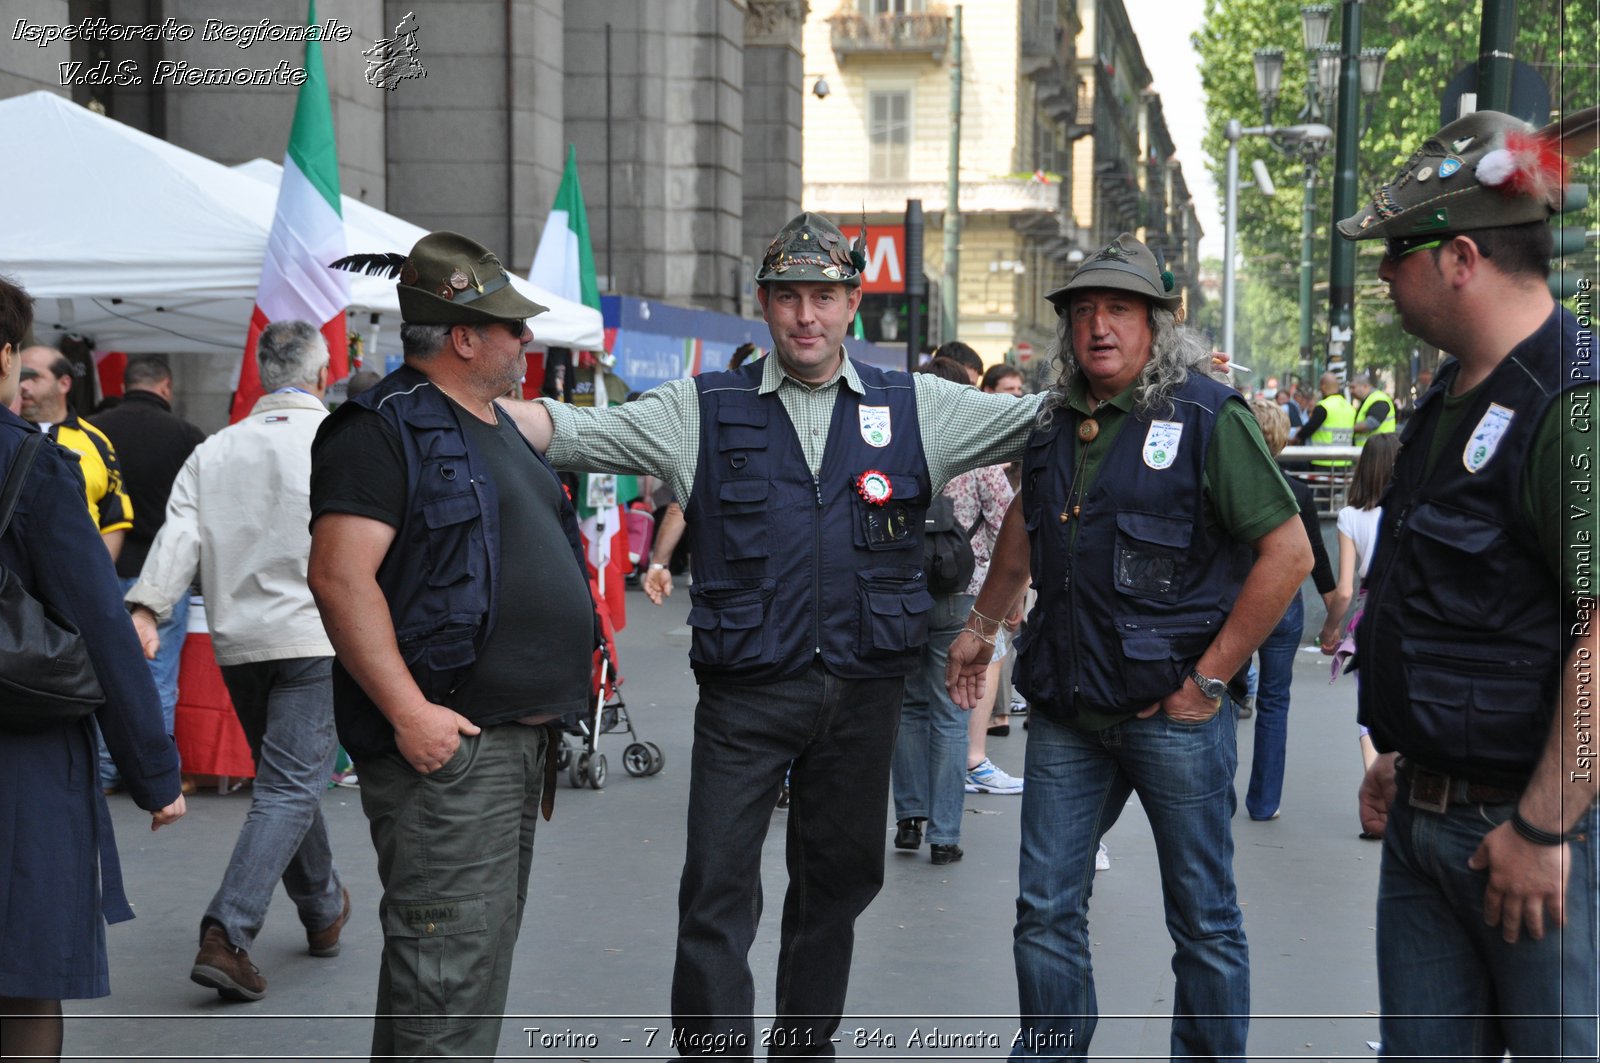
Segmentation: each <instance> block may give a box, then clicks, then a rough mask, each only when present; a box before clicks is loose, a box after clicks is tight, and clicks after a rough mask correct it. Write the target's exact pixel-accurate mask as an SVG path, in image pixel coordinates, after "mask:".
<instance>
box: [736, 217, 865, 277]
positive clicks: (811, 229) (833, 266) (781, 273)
mask: <svg viewBox="0 0 1600 1063" xmlns="http://www.w3.org/2000/svg"><path fill="white" fill-rule="evenodd" d="M862 244H863V240H862V238H859V237H858V238H857V240H856V245H855V246H854V247H851V246H850V245H849V243H848V242H846V240H845V238H844V233H842V232H840V231H839V227H838V226H837V225H835V224H833V222H831V221H829V220H828V219H827V218H824V217H823V216H822V215H820V214H813V213H811V212H810V211H809V210H808V211H806V212H805V213H804V214H801V215H799V216H797V217H796V218H794V219H793V220H792V221H790V222H789V224H788V225H785V226H784V227H783V228H782V229H781V230H780V231H779V232H778V235H777V236H776V237H774V238H773V241H772V243H771V244H769V245H768V246H767V254H766V257H764V258H763V259H762V260H761V269H760V270H759V271H758V272H757V273H756V283H757V284H771V283H773V282H775V281H790V282H797V281H823V282H828V283H834V284H843V285H846V286H848V287H851V288H856V287H859V286H860V284H861V270H862V269H863V268H865V266H866V264H867V260H866V256H865V254H864V251H863V246H862Z"/></svg>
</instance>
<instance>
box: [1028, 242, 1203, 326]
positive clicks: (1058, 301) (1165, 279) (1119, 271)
mask: <svg viewBox="0 0 1600 1063" xmlns="http://www.w3.org/2000/svg"><path fill="white" fill-rule="evenodd" d="M1090 288H1116V289H1119V290H1121V291H1128V292H1132V293H1133V294H1135V295H1139V296H1143V297H1144V298H1146V299H1148V300H1150V301H1151V302H1152V303H1154V304H1155V305H1157V306H1159V307H1161V308H1162V309H1163V310H1171V311H1174V312H1176V311H1177V309H1178V308H1179V307H1180V306H1182V305H1183V293H1182V292H1180V291H1178V290H1177V282H1176V281H1175V280H1174V279H1173V276H1172V271H1171V270H1167V269H1162V268H1161V264H1160V263H1159V262H1157V261H1156V255H1155V252H1154V251H1151V250H1150V249H1149V248H1148V247H1146V246H1145V245H1144V244H1143V243H1141V242H1140V241H1139V240H1138V239H1136V238H1135V237H1134V235H1133V234H1132V233H1123V234H1122V235H1121V236H1119V237H1117V238H1116V239H1115V240H1113V241H1112V242H1111V243H1109V244H1107V245H1106V246H1105V247H1103V248H1101V249H1100V250H1099V251H1096V252H1095V253H1094V254H1092V255H1090V256H1089V257H1088V258H1086V259H1084V260H1083V263H1082V265H1080V266H1079V267H1078V270H1077V272H1076V273H1074V274H1073V275H1072V279H1071V280H1069V281H1067V283H1065V284H1063V285H1062V286H1061V287H1059V288H1057V289H1055V290H1054V291H1052V292H1047V293H1046V294H1045V298H1046V299H1048V300H1050V302H1052V303H1054V304H1055V307H1056V312H1057V313H1065V312H1066V309H1067V304H1068V302H1070V301H1071V299H1072V293H1073V292H1076V291H1084V290H1087V289H1090Z"/></svg>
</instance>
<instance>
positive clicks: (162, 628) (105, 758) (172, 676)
mask: <svg viewBox="0 0 1600 1063" xmlns="http://www.w3.org/2000/svg"><path fill="white" fill-rule="evenodd" d="M119 582H120V583H121V584H122V591H123V593H124V594H126V593H127V592H128V590H129V588H131V587H132V586H133V585H134V584H135V583H138V582H139V581H138V580H137V579H135V578H133V577H131V576H124V577H123V578H122V579H121V580H120V581H119ZM156 632H157V633H158V634H159V635H160V636H161V648H160V649H159V650H157V651H156V656H155V659H154V660H152V661H151V662H150V678H151V679H154V680H155V681H156V691H157V692H158V693H160V695H161V720H162V722H163V723H165V724H166V726H167V734H169V735H170V734H173V733H174V732H173V729H172V721H173V718H174V717H175V716H176V714H177V711H178V664H179V662H180V661H181V659H182V658H183V640H184V639H185V638H187V637H188V635H189V595H188V593H187V592H185V593H184V594H183V595H181V596H180V597H179V598H178V600H177V602H176V603H175V604H174V605H173V606H172V615H171V616H169V617H167V619H166V620H164V621H162V622H161V624H160V625H159V626H157V628H156ZM95 733H96V735H97V736H98V735H99V729H98V728H96V731H95ZM99 741H100V785H101V786H116V785H117V784H118V783H120V782H121V781H122V776H121V775H119V774H118V773H117V766H116V765H115V764H113V763H111V751H110V750H108V749H106V740H105V739H104V738H100V739H99Z"/></svg>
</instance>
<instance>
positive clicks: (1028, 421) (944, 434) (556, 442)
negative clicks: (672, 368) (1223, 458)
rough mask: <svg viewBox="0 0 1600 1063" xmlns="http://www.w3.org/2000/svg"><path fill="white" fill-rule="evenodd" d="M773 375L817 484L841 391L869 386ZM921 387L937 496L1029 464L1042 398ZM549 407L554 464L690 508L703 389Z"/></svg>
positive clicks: (926, 380) (683, 383)
mask: <svg viewBox="0 0 1600 1063" xmlns="http://www.w3.org/2000/svg"><path fill="white" fill-rule="evenodd" d="M764 365H765V367H764V368H763V370H762V373H761V387H760V388H759V394H762V395H769V394H771V393H772V392H774V391H776V392H777V393H778V400H779V401H780V402H782V403H783V408H784V409H785V410H787V411H788V413H789V420H790V421H791V422H793V424H794V429H795V431H796V432H797V433H798V434H799V436H800V446H801V448H802V449H803V450H804V451H805V455H806V464H807V465H808V466H810V468H811V472H812V475H816V474H817V472H818V471H819V470H820V469H821V468H822V453H823V450H824V448H825V447H826V446H827V442H828V426H829V425H830V424H831V423H832V420H833V403H834V399H835V398H837V397H838V394H839V392H838V389H839V387H840V385H841V383H842V384H843V386H844V387H847V388H850V389H851V390H852V391H854V392H855V393H856V394H858V395H864V394H866V389H865V388H864V387H862V385H861V377H860V376H859V375H857V373H856V369H855V365H854V364H852V363H851V361H850V359H848V358H846V359H844V360H843V362H842V364H841V365H840V367H839V371H838V372H837V373H835V374H834V375H833V378H832V379H831V380H829V381H828V382H827V383H825V384H820V385H817V386H815V387H812V386H811V385H808V384H802V383H801V382H800V381H798V380H796V379H794V378H793V377H791V376H790V375H789V374H787V373H785V372H784V371H783V366H782V364H781V363H780V362H779V360H778V358H777V356H776V355H768V356H767V358H766V359H765V362H764ZM912 382H913V387H914V388H915V391H916V400H917V421H918V423H919V425H920V426H921V430H922V451H923V454H924V455H925V456H926V458H927V462H928V475H929V477H930V478H931V479H932V480H933V489H934V490H935V491H937V490H939V488H941V487H943V486H944V484H945V483H946V482H948V481H949V480H950V479H951V478H952V477H955V476H959V475H960V474H961V473H964V472H966V471H967V470H968V469H976V468H978V467H980V466H983V465H996V464H999V463H1000V462H1006V461H1013V460H1015V459H1017V458H1020V457H1021V456H1022V448H1023V444H1024V443H1025V442H1026V440H1027V438H1028V430H1029V429H1030V428H1031V427H1032V426H1033V418H1034V414H1035V413H1036V412H1037V411H1038V408H1039V399H1040V397H1039V396H1037V395H1028V396H1024V397H1023V398H1020V399H1019V398H1016V397H1014V396H1011V395H1000V394H985V393H983V392H981V391H979V390H977V389H976V388H972V387H968V386H966V385H964V384H955V383H952V382H950V381H948V380H944V379H942V378H940V377H936V376H934V375H932V374H931V373H915V374H913V375H912ZM542 401H543V402H544V404H545V408H546V409H548V410H549V411H550V419H551V420H552V421H553V422H554V423H555V435H554V437H553V438H552V439H551V440H550V449H549V452H548V453H547V455H546V456H547V457H548V458H549V459H550V463H551V464H552V465H554V466H555V467H556V468H558V469H564V470H570V471H583V472H615V473H635V474H645V475H650V476H655V477H658V478H659V479H662V480H664V481H666V482H667V484H668V485H669V486H670V487H671V488H672V493H673V495H674V496H675V497H676V498H677V499H678V501H679V502H682V503H685V504H686V503H687V502H688V501H689V495H690V492H692V491H693V490H694V473H695V466H696V465H697V464H698V463H699V460H700V395H699V393H698V391H697V389H696V388H695V384H694V381H693V380H672V381H668V382H667V383H665V384H662V385H661V386H660V387H658V388H654V389H652V390H650V391H647V392H645V393H644V394H643V395H641V396H639V397H638V398H637V399H635V400H634V401H633V402H629V403H626V404H624V405H621V406H608V407H606V408H605V409H600V410H597V409H593V408H587V407H577V406H570V405H567V404H566V403H561V402H554V401H552V400H550V399H545V400H542ZM890 430H891V431H893V426H892V425H891V426H890Z"/></svg>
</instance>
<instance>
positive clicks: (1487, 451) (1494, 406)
mask: <svg viewBox="0 0 1600 1063" xmlns="http://www.w3.org/2000/svg"><path fill="white" fill-rule="evenodd" d="M1516 415H1517V411H1516V410H1508V409H1506V408H1505V407H1504V406H1501V405H1500V404H1499V403H1497V402H1491V403H1490V404H1489V409H1488V410H1486V411H1485V412H1484V415H1483V419H1482V420H1480V421H1479V422H1478V427H1476V428H1474V429H1473V430H1472V435H1471V436H1469V437H1467V446H1466V449H1465V450H1463V451H1462V452H1461V464H1463V465H1465V466H1466V467H1467V471H1468V472H1471V473H1475V472H1478V471H1479V470H1480V469H1482V468H1483V467H1484V466H1485V465H1487V464H1489V459H1490V458H1492V457H1494V452H1495V450H1496V449H1498V448H1499V446H1500V440H1501V438H1502V437H1503V436H1504V435H1505V434H1506V429H1507V428H1510V427H1511V418H1513V417H1515V416H1516Z"/></svg>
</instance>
